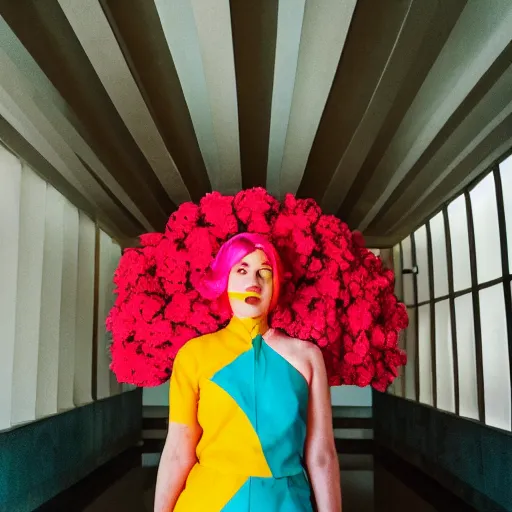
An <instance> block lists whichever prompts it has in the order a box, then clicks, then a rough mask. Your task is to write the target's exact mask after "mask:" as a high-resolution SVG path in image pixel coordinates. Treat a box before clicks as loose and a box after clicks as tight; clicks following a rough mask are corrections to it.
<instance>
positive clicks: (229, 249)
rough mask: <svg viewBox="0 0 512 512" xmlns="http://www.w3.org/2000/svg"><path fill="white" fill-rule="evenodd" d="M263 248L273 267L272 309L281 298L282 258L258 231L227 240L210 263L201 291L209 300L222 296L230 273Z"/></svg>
mask: <svg viewBox="0 0 512 512" xmlns="http://www.w3.org/2000/svg"><path fill="white" fill-rule="evenodd" d="M258 249H259V250H261V251H263V252H264V253H265V255H266V256H267V258H268V259H269V263H270V265H271V267H272V274H273V276H272V284H273V293H272V301H271V303H270V310H271V311H272V310H273V309H274V308H275V307H276V305H277V301H278V299H279V289H280V283H281V260H280V258H279V255H278V254H277V251H276V249H275V247H274V246H273V245H272V244H271V243H270V242H269V240H268V239H267V238H266V237H264V236H263V235H258V234H256V233H240V234H238V235H235V236H234V237H233V238H230V239H229V240H228V241H227V242H225V243H224V244H223V245H222V246H221V248H220V250H219V252H218V253H217V256H216V257H215V259H214V260H213V262H212V264H211V265H210V269H209V271H208V274H207V276H206V277H205V278H204V279H203V280H202V282H201V285H200V289H199V292H200V293H201V295H202V296H203V297H205V298H206V299H209V300H216V299H218V298H220V297H221V296H222V295H223V294H224V293H225V292H226V290H227V287H228V280H229V273H230V272H231V269H232V268H233V267H234V266H235V265H236V264H237V263H240V261H242V260H243V259H244V258H245V257H246V256H247V255H248V254H251V253H253V252H254V251H256V250H258Z"/></svg>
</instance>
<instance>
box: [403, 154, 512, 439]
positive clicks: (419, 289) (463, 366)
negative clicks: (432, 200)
mask: <svg viewBox="0 0 512 512" xmlns="http://www.w3.org/2000/svg"><path fill="white" fill-rule="evenodd" d="M395 254H401V258H399V259H398V258H395V261H396V262H399V263H401V264H402V267H401V269H402V270H404V272H405V273H403V274H402V276H401V281H400V282H401V283H402V286H403V291H404V299H405V302H406V304H407V306H408V312H409V321H410V325H409V327H408V329H407V331H406V337H405V347H406V350H407V353H408V364H407V367H406V368H405V371H404V380H405V382H404V384H403V387H404V389H405V397H406V398H408V399H410V400H418V401H420V402H422V403H424V404H428V405H433V406H436V407H437V408H439V409H441V410H444V411H447V412H450V413H455V414H458V415H460V416H463V417H466V418H471V419H474V420H480V421H485V423H486V424H488V425H489V426H493V427H497V428H501V429H505V430H512V400H511V396H512V394H511V361H510V359H511V353H510V346H511V343H510V339H509V338H510V337H511V336H512V334H511V333H512V278H511V272H510V269H511V268H512V156H511V157H509V158H508V159H507V160H505V161H504V162H502V163H501V164H500V165H499V166H496V167H495V168H493V169H491V171H490V172H489V173H488V174H487V176H484V177H483V179H481V180H480V181H479V182H477V183H476V184H474V185H471V186H470V187H468V188H467V189H466V190H464V191H463V192H462V193H461V194H460V195H459V196H458V197H456V198H454V199H453V200H452V201H450V202H449V203H448V204H446V205H445V206H444V208H443V209H442V210H441V211H439V212H437V213H436V214H435V215H434V216H433V217H432V218H431V219H428V220H427V221H426V223H425V224H423V225H422V226H420V227H419V228H418V229H416V231H415V232H414V233H413V234H412V235H411V236H410V237H407V238H405V239H404V240H403V241H402V242H401V244H400V248H399V249H398V250H397V249H395ZM396 265H397V264H396V263H395V269H397V266H396ZM415 267H417V273H415V272H411V269H414V268H415ZM399 269H400V267H399ZM397 290H400V288H398V289H397Z"/></svg>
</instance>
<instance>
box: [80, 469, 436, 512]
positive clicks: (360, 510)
mask: <svg viewBox="0 0 512 512" xmlns="http://www.w3.org/2000/svg"><path fill="white" fill-rule="evenodd" d="M155 478H156V469H155V468H142V467H139V468H134V469H132V470H131V471H129V472H128V473H127V474H126V475H125V476H124V477H122V478H121V479H119V480H118V481H116V482H115V483H114V484H113V485H112V486H111V487H109V488H108V489H107V490H106V491H105V492H104V493H103V494H101V495H100V496H99V497H98V498H97V499H96V500H95V501H94V502H93V503H91V504H90V505H89V506H88V507H87V508H86V509H85V510H86V512H112V511H113V510H123V512H152V511H153V496H154V482H155ZM341 478H342V486H343V511H344V512H374V511H378V512H380V511H383V512H386V511H390V512H391V511H392V512H411V511H414V512H435V511H436V510H440V509H438V508H435V507H433V506H432V505H430V504H429V503H427V502H426V501H425V500H423V499H422V498H420V497H419V496H418V495H417V494H416V493H415V492H414V491H413V490H411V489H410V488H409V487H407V486H406V485H405V484H404V483H402V482H401V481H400V480H399V479H398V478H397V477H396V476H394V475H393V474H392V473H390V472H389V471H387V470H386V469H384V468H383V467H382V466H380V465H379V464H375V467H374V469H373V470H371V469H354V470H342V477H341ZM191 512H193V511H191ZM198 512H200V511H198Z"/></svg>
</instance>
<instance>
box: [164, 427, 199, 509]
mask: <svg viewBox="0 0 512 512" xmlns="http://www.w3.org/2000/svg"><path fill="white" fill-rule="evenodd" d="M198 440H199V428H195V427H190V426H188V425H181V424H179V423H174V422H171V423H170V424H169V432H168V433H167V439H166V441H165V446H164V449H163V452H162V457H161V459H160V464H159V466H158V475H157V480H156V491H155V507H154V511H155V512H172V511H173V510H174V506H175V505H176V501H177V500H178V497H179V495H180V493H181V491H182V490H183V487H184V486H185V482H186V480H187V477H188V474H189V473H190V470H191V469H192V467H193V466H194V464H195V463H196V462H197V459H196V446H197V442H198Z"/></svg>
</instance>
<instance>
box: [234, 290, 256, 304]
mask: <svg viewBox="0 0 512 512" xmlns="http://www.w3.org/2000/svg"><path fill="white" fill-rule="evenodd" d="M228 296H229V298H230V299H236V300H241V301H242V302H243V301H245V299H248V298H249V297H256V298H257V299H261V295H260V294H259V293H256V292H228Z"/></svg>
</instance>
